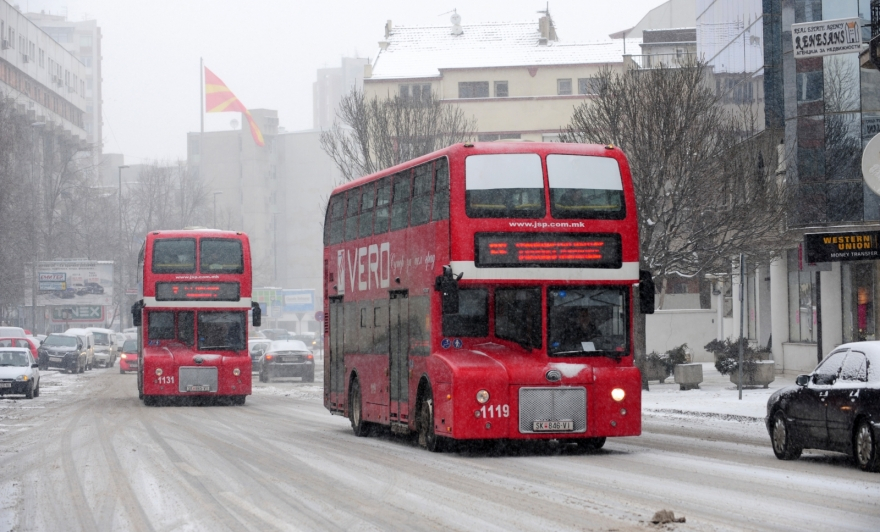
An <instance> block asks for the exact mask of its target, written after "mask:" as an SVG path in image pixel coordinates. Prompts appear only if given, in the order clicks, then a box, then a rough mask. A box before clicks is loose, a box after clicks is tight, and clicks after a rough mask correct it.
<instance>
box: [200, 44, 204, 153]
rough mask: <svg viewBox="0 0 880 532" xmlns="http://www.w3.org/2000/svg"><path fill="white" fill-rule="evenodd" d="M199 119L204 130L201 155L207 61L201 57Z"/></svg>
mask: <svg viewBox="0 0 880 532" xmlns="http://www.w3.org/2000/svg"><path fill="white" fill-rule="evenodd" d="M199 119H201V121H202V129H200V130H199V154H200V155H201V153H202V146H201V144H202V134H204V132H205V60H204V58H201V57H200V58H199ZM199 160H201V157H199Z"/></svg>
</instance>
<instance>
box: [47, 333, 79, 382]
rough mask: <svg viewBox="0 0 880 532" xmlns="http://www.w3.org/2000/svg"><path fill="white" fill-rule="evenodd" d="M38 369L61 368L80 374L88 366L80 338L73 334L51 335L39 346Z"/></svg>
mask: <svg viewBox="0 0 880 532" xmlns="http://www.w3.org/2000/svg"><path fill="white" fill-rule="evenodd" d="M39 353H40V357H39V363H40V368H41V369H43V370H47V369H49V368H61V369H63V370H67V371H69V372H71V373H82V372H83V371H85V368H86V365H87V364H88V353H87V352H86V348H85V344H84V342H83V339H82V337H80V336H77V335H75V334H67V333H52V334H50V335H49V336H47V337H46V341H45V342H43V345H41V346H40V350H39Z"/></svg>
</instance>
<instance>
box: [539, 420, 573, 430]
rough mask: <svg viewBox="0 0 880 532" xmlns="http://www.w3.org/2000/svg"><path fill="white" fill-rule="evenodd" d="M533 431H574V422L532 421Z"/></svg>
mask: <svg viewBox="0 0 880 532" xmlns="http://www.w3.org/2000/svg"><path fill="white" fill-rule="evenodd" d="M532 430H533V431H535V432H563V431H567V430H574V421H571V420H567V419H566V420H561V421H532Z"/></svg>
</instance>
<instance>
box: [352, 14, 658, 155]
mask: <svg viewBox="0 0 880 532" xmlns="http://www.w3.org/2000/svg"><path fill="white" fill-rule="evenodd" d="M460 22H461V18H460V16H459V15H458V14H455V15H453V17H452V21H451V24H449V25H443V26H394V25H393V24H392V23H391V21H388V22H387V23H386V25H385V36H384V39H383V40H382V41H380V42H379V52H378V54H377V55H376V57H375V58H374V59H373V61H372V62H371V63H370V64H369V65H367V66H366V67H365V72H364V93H365V94H366V95H367V97H371V96H378V97H380V98H387V97H389V96H392V95H400V96H402V97H404V98H411V99H420V98H425V97H427V96H429V95H433V96H434V97H435V98H439V99H440V100H441V101H442V102H443V103H444V104H454V105H457V106H458V107H459V108H460V109H461V110H462V111H463V112H464V114H465V115H466V116H468V117H471V116H472V117H474V118H475V119H476V122H477V130H478V139H479V140H499V139H522V140H534V141H541V140H555V139H557V138H558V134H559V130H560V128H562V127H563V126H565V125H566V124H568V122H569V119H570V118H571V114H572V110H573V109H574V107H575V106H577V105H578V104H579V103H581V102H582V101H583V100H584V98H585V97H589V95H591V94H595V93H596V91H597V88H598V87H597V83H596V80H595V76H596V74H597V73H598V72H599V70H600V69H601V68H603V67H605V66H610V67H612V68H621V69H622V68H623V64H624V63H623V52H624V47H625V46H628V47H631V49H632V50H637V49H638V44H639V43H640V42H641V41H640V39H627V40H624V39H615V40H609V41H606V42H597V43H566V42H564V41H561V40H560V39H559V37H558V36H557V34H556V29H555V26H554V24H553V20H552V19H551V18H550V16H549V15H547V14H545V15H544V16H542V17H541V18H540V19H539V20H536V21H533V22H497V23H478V24H460Z"/></svg>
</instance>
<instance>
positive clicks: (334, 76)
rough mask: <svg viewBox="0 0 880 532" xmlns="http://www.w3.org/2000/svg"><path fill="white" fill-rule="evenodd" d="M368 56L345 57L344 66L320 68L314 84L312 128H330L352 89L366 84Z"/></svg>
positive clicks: (343, 59)
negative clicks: (342, 101)
mask: <svg viewBox="0 0 880 532" xmlns="http://www.w3.org/2000/svg"><path fill="white" fill-rule="evenodd" d="M366 64H367V59H366V58H360V57H343V58H342V66H339V67H334V68H319V69H318V73H317V79H316V81H315V82H314V83H313V84H312V115H313V120H312V128H313V129H318V130H326V129H329V128H330V126H332V125H333V122H334V121H335V120H336V109H337V107H339V101H340V100H341V99H342V97H343V96H345V95H346V94H348V93H349V91H351V89H353V88H357V89H361V88H363V86H364V65H366Z"/></svg>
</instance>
